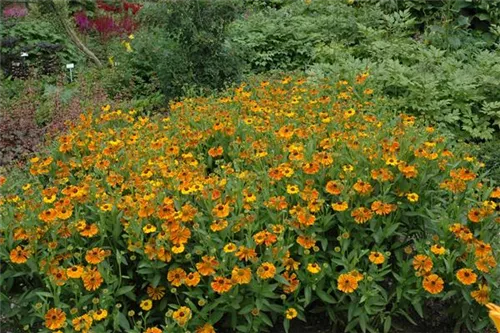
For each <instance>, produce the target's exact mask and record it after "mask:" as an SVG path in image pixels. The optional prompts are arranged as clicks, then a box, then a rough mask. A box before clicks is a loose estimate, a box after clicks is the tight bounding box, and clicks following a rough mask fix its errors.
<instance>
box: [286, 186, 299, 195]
mask: <svg viewBox="0 0 500 333" xmlns="http://www.w3.org/2000/svg"><path fill="white" fill-rule="evenodd" d="M286 192H287V193H288V194H296V193H299V192H300V190H299V187H298V186H297V185H290V184H289V185H287V186H286Z"/></svg>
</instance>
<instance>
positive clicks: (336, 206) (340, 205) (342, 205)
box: [332, 201, 349, 212]
mask: <svg viewBox="0 0 500 333" xmlns="http://www.w3.org/2000/svg"><path fill="white" fill-rule="evenodd" d="M348 207H349V205H348V204H347V202H345V201H340V202H335V203H332V208H333V210H335V211H337V212H343V211H345V210H347V208H348Z"/></svg>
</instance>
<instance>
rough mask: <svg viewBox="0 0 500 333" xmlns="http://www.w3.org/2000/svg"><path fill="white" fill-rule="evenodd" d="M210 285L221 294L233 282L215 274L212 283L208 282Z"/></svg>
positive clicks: (230, 286)
mask: <svg viewBox="0 0 500 333" xmlns="http://www.w3.org/2000/svg"><path fill="white" fill-rule="evenodd" d="M210 286H211V287H212V289H213V290H214V291H215V292H216V293H218V294H223V293H226V292H228V291H229V290H231V288H232V287H233V284H232V283H231V280H230V279H226V278H225V277H223V276H216V277H215V278H214V280H213V281H212V283H210Z"/></svg>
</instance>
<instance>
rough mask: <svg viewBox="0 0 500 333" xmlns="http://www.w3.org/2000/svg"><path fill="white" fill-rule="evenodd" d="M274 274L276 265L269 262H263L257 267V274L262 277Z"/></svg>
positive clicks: (267, 277)
mask: <svg viewBox="0 0 500 333" xmlns="http://www.w3.org/2000/svg"><path fill="white" fill-rule="evenodd" d="M275 274H276V267H275V266H274V265H273V264H272V263H270V262H264V263H262V265H260V266H259V268H257V275H258V276H259V277H260V278H261V279H263V280H266V279H270V278H273V277H274V275H275Z"/></svg>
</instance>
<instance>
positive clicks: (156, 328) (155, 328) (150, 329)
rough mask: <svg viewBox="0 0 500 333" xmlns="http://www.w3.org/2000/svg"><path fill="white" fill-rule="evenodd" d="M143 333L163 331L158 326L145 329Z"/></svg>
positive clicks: (160, 332) (161, 332)
mask: <svg viewBox="0 0 500 333" xmlns="http://www.w3.org/2000/svg"><path fill="white" fill-rule="evenodd" d="M144 333H163V331H162V330H161V329H159V328H158V327H150V328H148V329H147V330H145V331H144Z"/></svg>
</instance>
